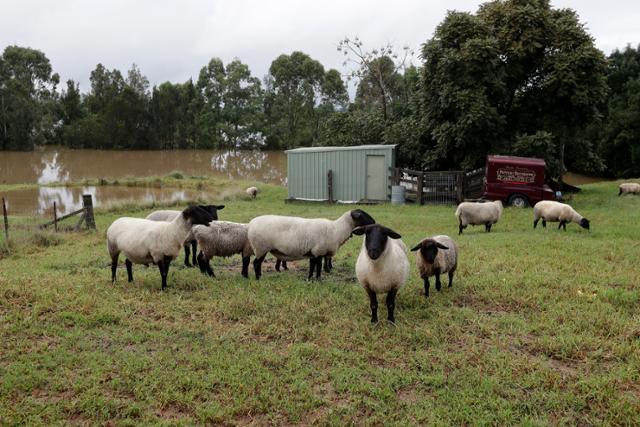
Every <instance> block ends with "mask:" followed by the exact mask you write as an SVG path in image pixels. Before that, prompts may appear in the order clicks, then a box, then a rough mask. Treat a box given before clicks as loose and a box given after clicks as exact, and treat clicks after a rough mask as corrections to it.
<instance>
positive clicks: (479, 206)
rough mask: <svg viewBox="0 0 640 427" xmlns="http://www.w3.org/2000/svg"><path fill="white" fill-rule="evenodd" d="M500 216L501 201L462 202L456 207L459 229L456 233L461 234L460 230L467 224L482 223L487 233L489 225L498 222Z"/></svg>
mask: <svg viewBox="0 0 640 427" xmlns="http://www.w3.org/2000/svg"><path fill="white" fill-rule="evenodd" d="M501 216H502V202H501V201H500V200H495V201H493V202H484V203H481V202H462V203H460V204H459V205H458V209H456V217H457V218H458V223H459V229H458V234H462V230H464V229H465V228H467V225H469V224H471V225H484V227H485V230H486V231H487V233H489V232H490V231H491V226H492V225H493V224H495V223H497V222H498V220H499V219H500V217H501Z"/></svg>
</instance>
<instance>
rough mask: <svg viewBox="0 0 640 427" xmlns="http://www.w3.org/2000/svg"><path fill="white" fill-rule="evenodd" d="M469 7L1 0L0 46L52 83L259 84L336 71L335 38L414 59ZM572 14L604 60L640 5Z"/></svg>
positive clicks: (585, 8) (374, 2)
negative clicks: (208, 79) (294, 61)
mask: <svg viewBox="0 0 640 427" xmlns="http://www.w3.org/2000/svg"><path fill="white" fill-rule="evenodd" d="M480 3H482V2H480V1H473V0H449V1H446V0H422V1H421V0H394V1H379V0H341V1H340V0H322V1H318V0H316V1H310V0H298V1H294V0H264V1H259V0H224V1H222V0H208V1H206V0H182V1H175V0H109V1H107V0H102V1H95V0H56V1H50V0H40V1H38V0H19V1H14V0H0V49H2V50H4V47H6V46H8V45H13V44H15V45H19V46H25V47H31V48H34V49H39V50H41V51H43V52H44V53H45V54H46V55H47V57H48V58H49V60H50V61H51V64H52V67H53V70H54V72H57V73H59V74H60V77H61V80H62V81H65V80H67V79H70V78H71V79H74V80H76V81H78V82H79V83H80V87H81V89H82V90H83V91H86V90H88V89H89V74H90V72H91V70H93V69H94V68H95V66H96V64H98V63H102V64H103V65H105V66H106V67H107V68H109V69H112V68H117V69H119V70H121V71H122V72H123V74H126V70H128V69H130V68H131V65H132V64H133V63H136V64H137V65H138V67H139V68H140V69H141V71H142V73H143V74H144V75H146V76H147V78H148V79H149V81H150V83H151V85H154V84H155V85H157V84H160V83H162V82H164V81H171V82H174V83H176V82H183V81H185V80H187V79H188V78H190V77H193V78H194V80H195V79H197V76H198V73H199V70H200V68H202V67H203V66H204V65H205V64H206V63H207V62H208V61H209V60H210V59H211V58H213V57H219V58H221V59H222V60H223V62H224V63H225V64H226V63H227V62H230V61H231V60H233V59H234V58H239V59H240V60H241V61H242V62H244V63H246V64H248V65H249V67H250V68H251V71H252V73H253V74H254V75H255V76H257V77H259V78H261V79H262V78H263V77H264V76H265V74H267V72H268V69H269V66H270V64H271V61H273V60H274V59H275V58H276V57H277V56H278V55H280V54H283V53H286V54H289V53H291V52H293V51H295V50H300V51H303V52H305V53H307V54H309V55H310V56H311V57H312V58H314V59H317V60H319V61H320V62H321V63H322V64H323V65H324V66H325V68H327V69H328V68H336V69H338V70H339V71H340V72H342V73H343V74H346V73H347V71H348V69H347V68H346V67H344V66H343V57H342V56H341V54H340V53H339V52H337V51H336V46H337V44H338V42H339V41H340V40H341V39H343V38H344V37H354V36H358V37H359V38H360V39H361V40H362V41H363V42H364V43H365V46H364V47H365V48H375V47H379V46H381V45H383V44H386V43H392V44H393V45H394V46H397V47H398V48H401V47H402V46H403V45H408V46H410V47H411V48H412V49H415V51H416V56H415V59H414V63H419V58H418V57H417V52H418V51H419V49H420V45H421V44H422V43H424V42H425V41H426V40H428V39H429V38H430V37H431V36H432V35H433V32H434V30H435V28H436V26H437V25H438V24H439V23H440V22H441V21H442V20H443V18H444V17H445V15H446V12H447V10H460V11H470V12H473V11H475V10H477V7H478V5H479V4H480ZM551 3H552V5H553V6H554V7H559V8H564V7H569V8H572V9H574V10H576V11H577V12H578V14H579V16H580V18H581V21H582V22H583V23H584V24H585V25H586V27H587V29H588V31H589V32H590V34H591V35H592V36H593V37H594V38H595V43H596V46H597V47H598V48H600V49H601V50H603V51H604V52H605V53H607V54H608V53H610V52H611V51H612V50H614V49H615V48H622V47H624V46H626V45H627V44H631V45H633V46H637V45H638V44H640V24H638V23H639V22H640V1H639V0H609V1H601V0H552V1H551Z"/></svg>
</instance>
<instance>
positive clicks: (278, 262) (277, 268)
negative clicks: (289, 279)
mask: <svg viewBox="0 0 640 427" xmlns="http://www.w3.org/2000/svg"><path fill="white" fill-rule="evenodd" d="M280 264H282V261H280V260H279V259H276V271H277V272H278V273H280Z"/></svg>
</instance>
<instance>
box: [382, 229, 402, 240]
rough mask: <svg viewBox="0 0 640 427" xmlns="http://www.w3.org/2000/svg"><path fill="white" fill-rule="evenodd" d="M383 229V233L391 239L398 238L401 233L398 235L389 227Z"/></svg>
mask: <svg viewBox="0 0 640 427" xmlns="http://www.w3.org/2000/svg"><path fill="white" fill-rule="evenodd" d="M385 231H386V232H385V234H386V235H387V236H389V237H391V238H392V239H399V238H401V237H402V236H401V235H399V234H398V233H396V232H395V231H393V230H392V229H390V228H387V229H386V230H385Z"/></svg>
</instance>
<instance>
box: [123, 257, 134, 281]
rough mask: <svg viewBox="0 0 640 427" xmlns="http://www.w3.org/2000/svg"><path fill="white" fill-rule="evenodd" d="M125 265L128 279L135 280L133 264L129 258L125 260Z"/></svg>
mask: <svg viewBox="0 0 640 427" xmlns="http://www.w3.org/2000/svg"><path fill="white" fill-rule="evenodd" d="M124 265H126V266H127V280H129V282H133V264H132V263H131V261H129V259H128V258H127V259H126V260H124Z"/></svg>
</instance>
